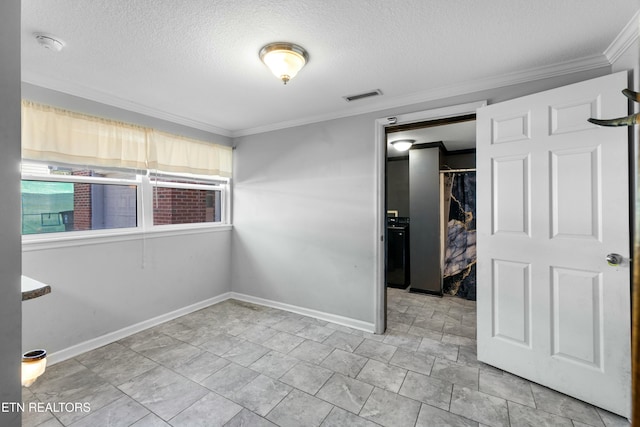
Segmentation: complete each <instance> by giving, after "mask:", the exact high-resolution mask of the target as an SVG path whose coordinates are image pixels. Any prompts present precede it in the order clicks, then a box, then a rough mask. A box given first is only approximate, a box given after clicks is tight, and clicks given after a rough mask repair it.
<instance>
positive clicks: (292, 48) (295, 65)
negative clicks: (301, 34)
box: [260, 42, 309, 84]
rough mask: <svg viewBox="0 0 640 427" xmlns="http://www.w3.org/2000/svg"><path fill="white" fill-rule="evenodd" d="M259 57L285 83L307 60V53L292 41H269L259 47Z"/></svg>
mask: <svg viewBox="0 0 640 427" xmlns="http://www.w3.org/2000/svg"><path fill="white" fill-rule="evenodd" d="M260 59H261V60H262V62H264V64H265V65H266V66H267V67H269V69H270V70H271V72H272V73H273V74H274V75H275V76H276V77H277V78H279V79H280V80H282V81H283V82H284V84H287V82H288V81H289V80H291V79H292V78H294V77H295V76H296V74H298V71H300V70H301V69H302V67H304V66H305V64H306V63H307V62H309V54H308V53H307V51H306V50H304V48H303V47H301V46H298V45H297V44H293V43H286V42H276V43H269V44H268V45H266V46H265V47H263V48H262V49H260Z"/></svg>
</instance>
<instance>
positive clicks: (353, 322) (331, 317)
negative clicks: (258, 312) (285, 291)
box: [230, 292, 375, 333]
mask: <svg viewBox="0 0 640 427" xmlns="http://www.w3.org/2000/svg"><path fill="white" fill-rule="evenodd" d="M230 294H231V295H230V298H233V299H237V300H240V301H245V302H250V303H254V304H258V305H264V306H267V307H271V308H277V309H280V310H285V311H290V312H292V313H297V314H302V315H304V316H309V317H313V318H316V319H320V320H324V321H326V322H331V323H337V324H338V325H342V326H347V327H349V328H353V329H357V330H359V331H365V332H371V333H374V331H375V325H374V324H373V323H369V322H363V321H362V320H357V319H352V318H350V317H344V316H339V315H337V314H331V313H325V312H323V311H318V310H313V309H310V308H305V307H298V306H296V305H291V304H285V303H283V302H278V301H272V300H268V299H264V298H259V297H254V296H251V295H246V294H241V293H238V292H230Z"/></svg>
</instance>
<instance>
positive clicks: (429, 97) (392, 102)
mask: <svg viewBox="0 0 640 427" xmlns="http://www.w3.org/2000/svg"><path fill="white" fill-rule="evenodd" d="M610 65H611V63H610V62H609V61H608V60H607V57H606V56H604V55H595V56H592V57H588V58H582V59H579V60H574V61H567V62H563V63H560V64H555V65H552V66H546V67H539V68H534V69H531V70H527V71H520V72H516V73H511V74H505V75H501V76H496V77H490V78H486V79H481V80H476V81H473V82H465V83H461V84H458V85H451V86H444V87H441V88H438V89H435V90H429V91H423V92H417V93H413V94H410V95H406V96H397V97H393V98H387V99H386V100H383V99H379V100H377V101H375V102H373V103H371V104H367V106H363V107H358V108H352V109H349V110H344V111H342V112H339V113H329V114H321V115H317V116H312V117H308V118H304V119H300V120H290V121H284V122H280V123H274V124H269V125H265V126H258V127H254V128H250V129H242V130H238V131H232V132H231V135H232V136H233V137H239V136H246V135H253V134H258V133H263V132H270V131H274V130H279V129H286V128H290V127H295V126H303V125H307V124H311V123H318V122H323V121H327V120H335V119H341V118H345V117H351V116H355V115H359V114H366V113H373V112H376V111H381V110H385V109H389V108H398V107H403V106H407V105H412V104H419V103H422V102H428V101H434V100H438V99H444V98H450V97H453V96H457V95H465V94H469V93H474V92H479V91H483V90H489V89H496V88H499V87H504V86H511V85H517V84H521V83H527V82H531V81H535V80H541V79H546V78H550V77H556V76H561V75H565V74H571V73H576V72H580V71H588V70H592V69H596V68H601V67H608V66H610Z"/></svg>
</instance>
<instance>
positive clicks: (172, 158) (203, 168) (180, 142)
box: [148, 130, 232, 178]
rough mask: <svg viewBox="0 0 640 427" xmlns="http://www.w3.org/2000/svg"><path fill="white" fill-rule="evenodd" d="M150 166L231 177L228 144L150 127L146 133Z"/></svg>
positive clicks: (164, 170)
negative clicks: (149, 130)
mask: <svg viewBox="0 0 640 427" xmlns="http://www.w3.org/2000/svg"><path fill="white" fill-rule="evenodd" d="M149 142H150V143H149V151H148V157H149V169H155V170H158V171H163V172H178V173H192V174H197V175H218V176H222V177H225V178H230V177H231V164H232V162H231V153H232V149H231V147H225V146H221V145H216V144H210V143H207V142H202V141H198V140H195V139H190V138H185V137H181V136H176V135H171V134H168V133H164V132H160V131H156V130H152V131H151V132H150V133H149Z"/></svg>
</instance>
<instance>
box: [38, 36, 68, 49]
mask: <svg viewBox="0 0 640 427" xmlns="http://www.w3.org/2000/svg"><path fill="white" fill-rule="evenodd" d="M33 36H34V37H35V38H36V40H37V41H38V44H40V46H42V47H44V48H45V49H49V50H52V51H54V52H60V51H61V50H62V48H63V47H64V42H63V41H62V40H60V39H58V38H56V37H55V36H52V35H51V34H43V33H35V34H34V35H33Z"/></svg>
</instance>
